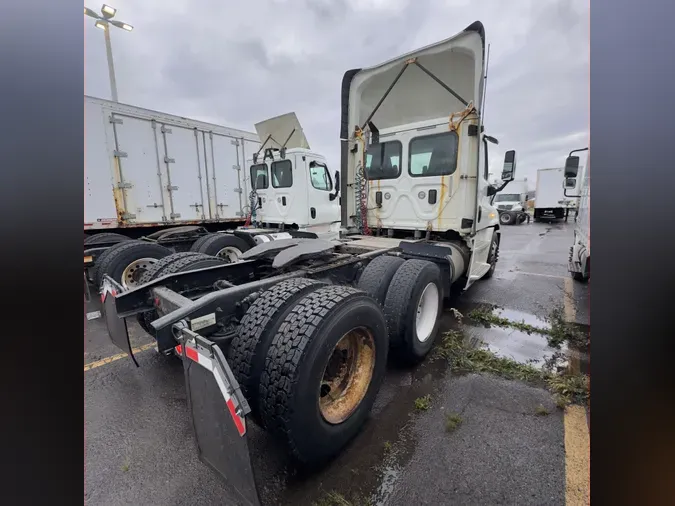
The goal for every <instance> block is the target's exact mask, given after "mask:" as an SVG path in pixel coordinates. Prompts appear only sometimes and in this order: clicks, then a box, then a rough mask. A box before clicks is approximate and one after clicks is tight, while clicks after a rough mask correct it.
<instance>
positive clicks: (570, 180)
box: [565, 177, 577, 188]
mask: <svg viewBox="0 0 675 506" xmlns="http://www.w3.org/2000/svg"><path fill="white" fill-rule="evenodd" d="M576 185H577V178H575V177H566V178H565V188H574V187H575V186H576Z"/></svg>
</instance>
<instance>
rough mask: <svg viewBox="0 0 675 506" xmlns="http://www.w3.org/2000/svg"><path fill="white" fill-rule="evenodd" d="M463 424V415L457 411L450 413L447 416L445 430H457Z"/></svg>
mask: <svg viewBox="0 0 675 506" xmlns="http://www.w3.org/2000/svg"><path fill="white" fill-rule="evenodd" d="M461 424H462V417H461V416H459V415H458V414H457V413H450V414H448V415H446V416H445V432H455V430H457V428H458V427H459V426H460V425H461Z"/></svg>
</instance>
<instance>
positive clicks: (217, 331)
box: [102, 22, 516, 505]
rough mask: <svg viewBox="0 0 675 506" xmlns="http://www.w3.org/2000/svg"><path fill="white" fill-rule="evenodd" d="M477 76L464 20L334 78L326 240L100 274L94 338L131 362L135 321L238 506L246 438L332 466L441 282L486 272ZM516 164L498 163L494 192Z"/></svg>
mask: <svg viewBox="0 0 675 506" xmlns="http://www.w3.org/2000/svg"><path fill="white" fill-rule="evenodd" d="M484 71H485V32H484V29H483V25H482V24H481V23H480V22H475V23H473V24H472V25H470V26H469V27H467V28H466V29H465V30H463V31H462V32H461V33H459V34H457V35H455V36H453V37H451V38H449V39H447V40H444V41H442V42H439V43H436V44H433V45H431V46H428V47H425V48H423V49H420V50H417V51H414V52H412V53H410V54H406V55H403V56H400V57H398V58H395V59H393V60H390V61H388V62H385V63H383V64H380V65H377V66H374V67H370V68H365V69H355V70H350V71H348V72H346V73H345V75H344V77H343V82H342V115H341V125H340V130H341V146H342V151H341V171H340V173H341V176H342V177H341V180H340V182H339V183H340V184H339V185H336V187H337V194H338V197H337V200H339V201H340V203H341V225H342V234H341V236H340V238H339V239H334V240H326V239H310V238H303V237H294V238H286V239H278V240H273V241H269V242H266V243H264V244H259V245H257V246H255V247H253V248H251V249H249V250H248V251H246V252H244V253H243V254H242V256H241V259H240V261H239V262H236V263H229V264H221V265H215V266H210V267H203V268H194V269H192V268H190V266H189V265H187V266H186V265H183V267H182V268H181V269H180V270H179V271H177V272H176V271H174V272H170V273H166V272H161V270H160V271H159V272H157V273H155V274H152V275H148V276H146V279H144V280H143V282H142V284H140V285H139V286H136V287H134V288H131V289H129V288H126V289H125V288H124V287H123V286H122V285H121V284H120V283H118V282H117V281H116V280H114V279H112V278H111V277H110V276H105V277H104V288H103V293H102V298H103V304H104V314H105V320H106V324H107V326H108V332H109V335H110V338H111V340H112V341H113V342H114V343H115V344H116V345H117V346H118V347H120V348H121V349H123V350H125V351H126V352H127V353H128V354H129V355H130V356H131V357H132V358H133V352H132V349H131V346H130V343H129V335H128V330H127V324H126V319H127V318H129V317H134V316H137V315H139V314H142V315H148V320H147V328H148V330H149V331H150V333H151V334H152V335H153V336H154V338H155V339H156V342H157V349H158V351H159V352H160V353H163V354H166V355H167V356H169V357H170V356H175V355H178V356H179V357H180V358H181V359H182V363H183V368H184V372H185V382H186V387H187V394H188V401H189V402H188V404H189V411H190V414H191V416H192V420H193V427H194V434H195V437H196V441H197V450H198V453H199V457H200V459H201V460H202V461H203V462H205V463H206V464H207V465H208V466H209V467H210V468H211V469H212V470H213V471H215V472H216V473H217V474H219V475H220V476H221V477H222V478H223V479H224V480H225V483H226V484H227V486H228V489H229V490H230V491H231V493H232V495H233V497H236V501H238V502H239V503H241V504H250V505H257V504H260V503H261V495H260V494H261V489H262V488H261V484H262V483H261V480H264V478H262V477H261V473H262V469H263V468H266V467H268V466H265V465H259V464H258V463H257V462H256V459H258V458H263V459H265V458H271V456H269V455H267V457H266V453H265V452H266V451H269V450H266V449H263V450H262V451H255V452H252V451H251V448H252V447H253V446H254V443H253V441H254V440H255V437H254V435H255V434H256V433H257V432H259V431H260V430H264V431H266V432H268V433H269V434H271V435H272V436H273V437H274V438H276V440H277V441H278V442H279V443H280V444H281V445H282V446H283V448H285V449H286V451H287V452H288V454H289V455H290V456H291V457H292V458H293V460H295V461H296V462H299V463H301V464H305V465H316V464H318V463H321V462H325V461H327V460H329V459H331V458H332V457H334V456H335V455H337V454H338V453H339V452H340V451H341V450H342V449H343V448H344V447H345V445H346V444H347V443H348V442H349V441H350V440H351V439H352V438H353V437H354V436H355V435H356V434H357V433H358V432H359V430H360V428H361V426H362V425H363V423H364V422H365V420H366V418H367V417H368V415H369V412H370V409H371V407H372V405H373V402H374V400H375V396H376V395H377V392H378V389H379V387H380V385H381V383H382V380H383V378H384V374H385V367H386V363H387V356H388V355H389V354H392V355H395V356H396V357H397V358H398V359H400V360H402V361H405V362H408V363H411V364H414V363H417V362H419V361H421V360H422V359H423V358H424V357H425V356H426V355H427V353H428V352H429V351H430V349H431V348H432V346H433V345H434V342H435V339H436V337H437V335H438V333H439V321H440V316H441V312H442V302H443V299H444V298H445V297H446V296H447V295H448V294H449V292H450V290H451V288H453V287H458V288H460V289H466V288H469V287H470V286H471V285H472V284H473V283H474V282H476V281H478V280H479V279H481V278H486V277H490V276H491V275H492V274H493V272H494V270H495V265H496V262H497V259H498V253H499V221H498V216H497V211H496V209H495V208H494V207H493V206H492V204H491V198H492V196H494V194H495V193H496V192H497V189H495V188H494V187H492V186H490V185H489V184H488V181H487V178H488V163H487V161H488V143H496V142H497V141H496V139H494V138H492V137H489V136H487V135H486V134H485V133H484V126H483V124H482V119H481V118H482V107H481V104H482V98H483V95H484V82H485V74H484ZM515 169H516V166H515V152H513V151H510V152H507V154H506V156H505V163H504V169H503V174H502V180H503V181H504V182H505V183H504V184H506V183H508V182H509V181H511V180H512V179H513V178H514V174H515ZM167 258H169V257H167ZM174 261H175V262H182V263H183V264H190V262H192V260H190V259H187V260H186V259H177V260H174ZM195 264H196V265H198V261H197V260H195ZM134 360H135V358H134ZM264 499H265V498H264V497H263V500H264ZM228 500H229V501H230V503H231V502H232V501H234V500H235V499H228Z"/></svg>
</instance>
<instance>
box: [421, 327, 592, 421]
mask: <svg viewBox="0 0 675 506" xmlns="http://www.w3.org/2000/svg"><path fill="white" fill-rule="evenodd" d="M436 358H443V359H445V360H447V361H448V362H450V364H451V365H452V368H453V370H454V371H456V372H459V373H491V374H494V375H496V376H501V377H502V378H506V379H514V380H520V381H525V382H527V383H531V384H536V385H545V386H546V387H547V388H548V389H549V390H550V391H551V393H553V394H554V395H556V396H557V397H556V398H560V400H559V403H563V402H567V403H577V404H583V403H585V402H587V400H588V397H589V381H588V376H586V375H584V374H572V373H564V374H560V375H558V374H555V373H553V372H550V371H546V370H542V369H538V368H536V367H533V366H532V365H529V364H521V363H519V362H516V361H515V360H512V359H510V358H505V357H498V356H496V355H495V354H494V353H492V352H491V351H489V350H487V349H485V348H481V347H478V348H476V347H472V346H470V345H469V344H468V343H466V342H465V338H464V334H463V333H462V332H461V331H459V330H451V331H449V332H446V333H445V334H444V335H443V337H442V340H441V343H440V345H439V346H438V347H437V350H436ZM421 399H423V398H421ZM418 400H420V399H418ZM557 403H558V401H557ZM415 407H417V400H416V401H415ZM418 409H419V408H418Z"/></svg>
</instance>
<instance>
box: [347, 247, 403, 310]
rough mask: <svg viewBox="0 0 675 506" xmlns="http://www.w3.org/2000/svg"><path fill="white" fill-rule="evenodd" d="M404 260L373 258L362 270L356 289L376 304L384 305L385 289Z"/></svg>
mask: <svg viewBox="0 0 675 506" xmlns="http://www.w3.org/2000/svg"><path fill="white" fill-rule="evenodd" d="M404 262H405V260H404V259H403V258H401V257H395V256H390V255H382V256H379V257H376V258H374V259H373V260H372V261H371V262H370V263H369V264H368V265H367V266H366V268H365V269H364V271H363V274H361V277H360V278H359V282H358V285H357V288H359V289H360V290H363V291H364V292H366V293H367V294H369V295H371V296H372V297H373V298H374V299H375V300H376V301H377V302H379V303H380V304H381V305H384V299H385V298H386V296H387V289H388V288H389V283H391V279H392V278H393V277H394V274H396V271H397V270H398V269H399V267H401V265H403V263H404Z"/></svg>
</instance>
